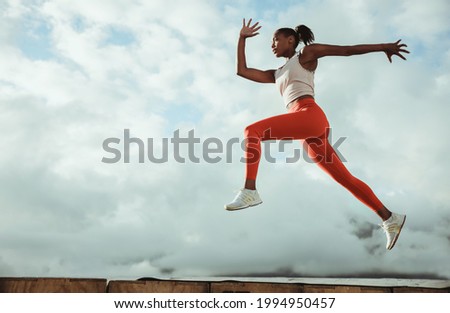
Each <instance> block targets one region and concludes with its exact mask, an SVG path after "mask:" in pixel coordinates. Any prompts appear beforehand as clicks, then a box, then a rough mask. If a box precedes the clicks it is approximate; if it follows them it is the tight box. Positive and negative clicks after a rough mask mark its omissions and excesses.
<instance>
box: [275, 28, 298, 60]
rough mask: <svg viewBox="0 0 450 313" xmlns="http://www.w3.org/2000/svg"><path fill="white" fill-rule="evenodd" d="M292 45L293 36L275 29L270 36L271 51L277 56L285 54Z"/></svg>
mask: <svg viewBox="0 0 450 313" xmlns="http://www.w3.org/2000/svg"><path fill="white" fill-rule="evenodd" d="M293 47H294V37H293V36H287V37H286V36H285V35H284V34H283V33H281V32H278V31H276V32H275V33H274V34H273V38H272V52H273V53H274V54H275V56H276V57H277V58H279V57H284V56H287V53H288V52H289V51H290V50H291V49H293Z"/></svg>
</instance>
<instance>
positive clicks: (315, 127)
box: [245, 98, 383, 212]
mask: <svg viewBox="0 0 450 313" xmlns="http://www.w3.org/2000/svg"><path fill="white" fill-rule="evenodd" d="M328 131H329V124H328V120H327V118H326V116H325V113H324V112H323V111H322V109H321V108H320V107H319V106H318V105H317V104H316V102H315V101H314V99H312V98H306V99H301V100H298V101H297V102H296V103H295V104H294V105H293V106H292V107H291V109H290V110H289V112H288V113H286V114H282V115H277V116H273V117H270V118H266V119H263V120H261V121H259V122H256V123H254V124H251V125H249V126H247V127H246V128H245V139H246V151H245V158H246V178H247V179H249V180H256V176H257V173H258V166H259V161H260V159H261V140H262V141H265V140H275V139H276V140H282V139H285V140H286V139H300V140H304V144H305V148H306V147H307V148H308V155H309V157H310V158H311V159H312V160H313V161H314V162H315V163H316V164H317V165H318V166H319V167H320V168H321V169H322V170H324V171H325V172H326V173H328V174H329V175H330V176H331V177H332V178H333V179H334V180H336V181H337V182H338V183H339V184H341V185H342V186H344V187H345V188H347V190H349V191H350V192H351V193H352V194H353V195H354V196H355V197H356V198H358V199H359V200H360V201H361V202H363V203H364V204H365V205H367V206H368V207H369V208H371V209H372V210H373V211H375V212H377V211H378V210H380V209H381V208H382V207H383V204H382V203H381V201H380V200H379V199H378V198H377V196H376V195H375V194H374V193H373V191H372V189H370V187H369V186H367V184H366V183H364V182H363V181H361V180H359V179H358V178H356V177H355V176H353V175H352V174H351V173H350V172H349V171H348V170H347V168H346V167H345V166H344V164H343V163H342V161H341V160H340V159H339V157H338V155H337V154H336V152H335V151H334V149H333V147H332V146H331V145H330V143H329V142H328Z"/></svg>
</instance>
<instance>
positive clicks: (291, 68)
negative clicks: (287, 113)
mask: <svg viewBox="0 0 450 313" xmlns="http://www.w3.org/2000/svg"><path fill="white" fill-rule="evenodd" d="M298 58H299V53H298V52H297V53H296V54H294V56H293V57H292V58H290V59H289V60H288V61H287V62H286V64H285V65H283V66H282V67H280V68H279V69H277V70H276V71H275V84H276V85H277V87H278V89H279V90H280V93H281V95H282V96H283V100H284V104H285V105H286V107H288V106H289V104H290V103H291V102H292V101H294V100H295V99H297V98H298V97H301V96H305V95H310V96H313V97H314V72H311V71H308V70H307V69H305V68H304V67H303V66H301V64H300V62H299V59H298Z"/></svg>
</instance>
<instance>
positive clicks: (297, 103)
mask: <svg viewBox="0 0 450 313" xmlns="http://www.w3.org/2000/svg"><path fill="white" fill-rule="evenodd" d="M308 104H314V105H317V103H316V100H315V99H314V98H309V97H308V98H302V99H297V100H294V101H292V102H291V103H289V105H288V107H287V109H288V111H296V110H299V109H301V108H302V107H304V106H306V105H308Z"/></svg>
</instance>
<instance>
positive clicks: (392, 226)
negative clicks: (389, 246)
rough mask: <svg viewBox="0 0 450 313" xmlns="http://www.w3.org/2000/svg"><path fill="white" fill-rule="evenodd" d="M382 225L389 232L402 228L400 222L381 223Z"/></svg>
mask: <svg viewBox="0 0 450 313" xmlns="http://www.w3.org/2000/svg"><path fill="white" fill-rule="evenodd" d="M380 227H381V228H382V229H383V230H384V231H386V232H389V233H393V232H397V231H398V230H399V229H400V225H399V224H394V223H392V224H388V225H386V224H380Z"/></svg>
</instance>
